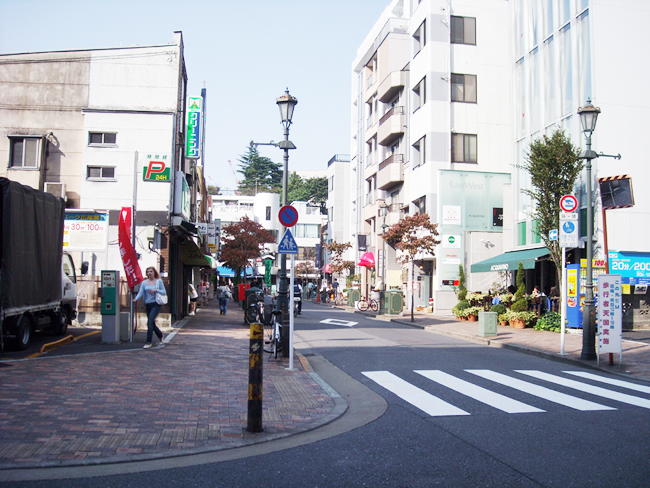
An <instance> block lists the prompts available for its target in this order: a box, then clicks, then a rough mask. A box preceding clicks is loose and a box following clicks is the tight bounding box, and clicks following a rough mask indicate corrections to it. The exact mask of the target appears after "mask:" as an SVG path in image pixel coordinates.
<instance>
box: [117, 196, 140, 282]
mask: <svg viewBox="0 0 650 488" xmlns="http://www.w3.org/2000/svg"><path fill="white" fill-rule="evenodd" d="M118 237H119V246H120V256H121V257H122V264H123V265H124V272H125V273H126V279H127V281H128V282H129V288H133V287H134V286H135V285H137V284H138V283H140V282H142V281H144V278H143V277H142V271H141V270H140V265H139V264H138V256H137V254H136V253H135V249H133V245H132V244H131V207H122V211H121V212H120V222H119V224H118Z"/></svg>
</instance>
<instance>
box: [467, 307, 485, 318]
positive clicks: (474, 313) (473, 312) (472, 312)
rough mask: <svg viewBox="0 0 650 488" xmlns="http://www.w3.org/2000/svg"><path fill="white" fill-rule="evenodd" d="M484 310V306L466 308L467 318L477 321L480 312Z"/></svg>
mask: <svg viewBox="0 0 650 488" xmlns="http://www.w3.org/2000/svg"><path fill="white" fill-rule="evenodd" d="M482 311H483V307H477V306H474V307H469V308H466V309H465V315H466V316H467V320H469V321H470V322H476V321H477V320H478V314H479V313H481V312H482Z"/></svg>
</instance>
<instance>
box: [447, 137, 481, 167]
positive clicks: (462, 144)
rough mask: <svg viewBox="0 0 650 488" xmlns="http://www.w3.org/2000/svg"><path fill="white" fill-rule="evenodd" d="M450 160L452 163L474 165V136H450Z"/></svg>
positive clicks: (475, 160)
mask: <svg viewBox="0 0 650 488" xmlns="http://www.w3.org/2000/svg"><path fill="white" fill-rule="evenodd" d="M451 158H452V159H451V162H452V163H476V162H477V158H476V135H474V134H452V136H451Z"/></svg>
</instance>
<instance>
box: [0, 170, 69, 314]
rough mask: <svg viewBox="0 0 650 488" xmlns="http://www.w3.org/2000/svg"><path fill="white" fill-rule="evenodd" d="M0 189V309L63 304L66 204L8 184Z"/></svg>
mask: <svg viewBox="0 0 650 488" xmlns="http://www.w3.org/2000/svg"><path fill="white" fill-rule="evenodd" d="M0 188H1V189H2V199H1V200H0V205H1V206H2V208H1V209H0V219H1V220H0V227H1V228H2V238H1V239H0V260H1V261H0V306H2V309H3V310H4V312H5V313H7V312H9V311H10V310H11V309H15V308H22V307H30V306H38V305H42V304H46V303H51V302H55V301H60V300H61V254H62V250H63V227H64V223H65V222H64V220H65V204H64V201H63V199H62V198H59V197H56V196H54V195H51V194H49V193H45V192H42V191H39V190H35V189H33V188H30V187H28V186H24V185H21V184H20V183H17V182H15V181H11V180H8V179H6V178H0Z"/></svg>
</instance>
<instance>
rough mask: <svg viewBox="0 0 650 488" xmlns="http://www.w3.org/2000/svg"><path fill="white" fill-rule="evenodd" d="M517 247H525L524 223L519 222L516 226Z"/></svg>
mask: <svg viewBox="0 0 650 488" xmlns="http://www.w3.org/2000/svg"><path fill="white" fill-rule="evenodd" d="M517 245H518V246H525V245H526V222H519V223H518V224H517Z"/></svg>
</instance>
